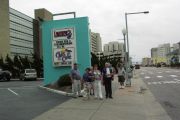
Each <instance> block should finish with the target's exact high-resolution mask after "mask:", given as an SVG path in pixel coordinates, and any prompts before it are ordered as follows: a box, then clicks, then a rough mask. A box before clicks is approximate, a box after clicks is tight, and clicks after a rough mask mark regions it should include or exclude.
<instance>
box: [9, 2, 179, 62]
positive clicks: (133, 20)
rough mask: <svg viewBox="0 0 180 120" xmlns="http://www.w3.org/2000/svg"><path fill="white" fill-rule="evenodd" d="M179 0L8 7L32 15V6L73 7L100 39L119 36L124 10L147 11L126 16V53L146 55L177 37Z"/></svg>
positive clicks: (13, 4) (41, 5)
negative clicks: (87, 21)
mask: <svg viewBox="0 0 180 120" xmlns="http://www.w3.org/2000/svg"><path fill="white" fill-rule="evenodd" d="M179 5H180V0H10V7H12V8H14V9H16V10H18V11H21V12H23V13H25V14H27V15H29V16H31V17H33V18H34V9H38V8H46V9H47V10H49V11H50V12H52V13H62V12H70V11H75V12H76V14H77V17H82V16H88V17H89V20H90V28H91V29H92V31H94V32H99V33H100V34H101V37H102V43H103V44H105V43H108V42H110V41H117V39H121V38H123V35H122V32H121V31H122V29H123V28H124V27H125V18H124V13H125V12H140V11H149V12H150V13H149V14H137V15H129V16H128V26H129V27H128V28H129V43H130V55H131V56H132V57H134V58H135V59H140V58H142V57H146V56H149V57H150V49H151V48H152V47H157V46H158V44H163V43H171V44H173V43H177V42H179V41H180V33H179V32H180V13H179V11H180V7H179Z"/></svg>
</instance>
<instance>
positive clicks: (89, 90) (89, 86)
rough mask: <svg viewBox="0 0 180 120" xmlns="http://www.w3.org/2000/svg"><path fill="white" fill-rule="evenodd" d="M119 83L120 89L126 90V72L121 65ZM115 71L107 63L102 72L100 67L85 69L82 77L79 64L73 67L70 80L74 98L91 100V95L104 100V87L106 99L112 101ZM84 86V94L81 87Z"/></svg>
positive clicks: (119, 66) (118, 68)
mask: <svg viewBox="0 0 180 120" xmlns="http://www.w3.org/2000/svg"><path fill="white" fill-rule="evenodd" d="M117 70H118V81H119V83H120V88H124V86H125V85H124V81H125V70H124V67H123V66H122V65H121V64H117ZM115 73H116V72H115V69H114V68H113V67H112V66H111V65H110V63H105V66H104V68H103V69H102V70H101V71H100V70H99V69H98V65H97V64H95V65H94V66H93V67H89V68H86V69H85V72H84V74H83V76H82V77H81V75H80V71H79V69H78V65H77V63H75V64H74V65H73V69H72V70H71V71H70V78H71V81H72V92H73V95H74V97H84V98H87V99H89V98H90V96H91V95H94V97H95V98H96V99H100V100H102V99H103V95H102V89H101V88H102V85H103V86H104V87H105V97H106V99H107V98H110V99H112V98H113V97H112V81H113V79H114V74H115ZM82 86H83V92H81V87H82Z"/></svg>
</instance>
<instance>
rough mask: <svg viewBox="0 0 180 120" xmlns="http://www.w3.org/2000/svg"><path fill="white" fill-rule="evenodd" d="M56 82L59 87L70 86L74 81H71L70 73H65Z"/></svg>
mask: <svg viewBox="0 0 180 120" xmlns="http://www.w3.org/2000/svg"><path fill="white" fill-rule="evenodd" d="M56 84H57V86H58V87H63V86H70V85H71V84H72V83H71V78H70V77H69V74H64V75H62V76H60V77H59V79H58V80H57V82H56Z"/></svg>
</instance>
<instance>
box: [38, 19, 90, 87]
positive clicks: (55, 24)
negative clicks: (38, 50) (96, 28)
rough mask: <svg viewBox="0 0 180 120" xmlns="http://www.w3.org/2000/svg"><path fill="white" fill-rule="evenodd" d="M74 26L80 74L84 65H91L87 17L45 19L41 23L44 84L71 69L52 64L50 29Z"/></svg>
mask: <svg viewBox="0 0 180 120" xmlns="http://www.w3.org/2000/svg"><path fill="white" fill-rule="evenodd" d="M67 27H74V28H75V32H76V33H75V35H76V51H77V53H76V56H77V61H76V62H77V63H78V64H79V69H80V72H81V75H82V74H83V73H84V69H85V68H86V67H89V66H91V55H90V36H89V20H88V17H80V18H72V19H63V20H54V21H45V22H43V23H42V27H41V28H42V42H43V61H44V63H43V65H44V85H47V84H50V83H53V82H55V81H56V80H58V78H59V77H60V76H62V75H63V74H67V73H69V72H70V70H71V66H61V67H54V66H53V58H52V57H53V55H52V54H53V52H52V29H56V28H67Z"/></svg>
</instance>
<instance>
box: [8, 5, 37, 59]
mask: <svg viewBox="0 0 180 120" xmlns="http://www.w3.org/2000/svg"><path fill="white" fill-rule="evenodd" d="M9 21H10V27H9V28H10V54H11V56H14V55H21V56H29V57H31V56H32V54H33V53H34V46H33V41H34V39H35V37H37V36H34V34H33V33H34V32H33V24H34V23H33V22H34V21H33V18H31V17H29V16H27V15H25V14H23V13H21V12H19V11H17V10H14V9H12V8H9Z"/></svg>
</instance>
